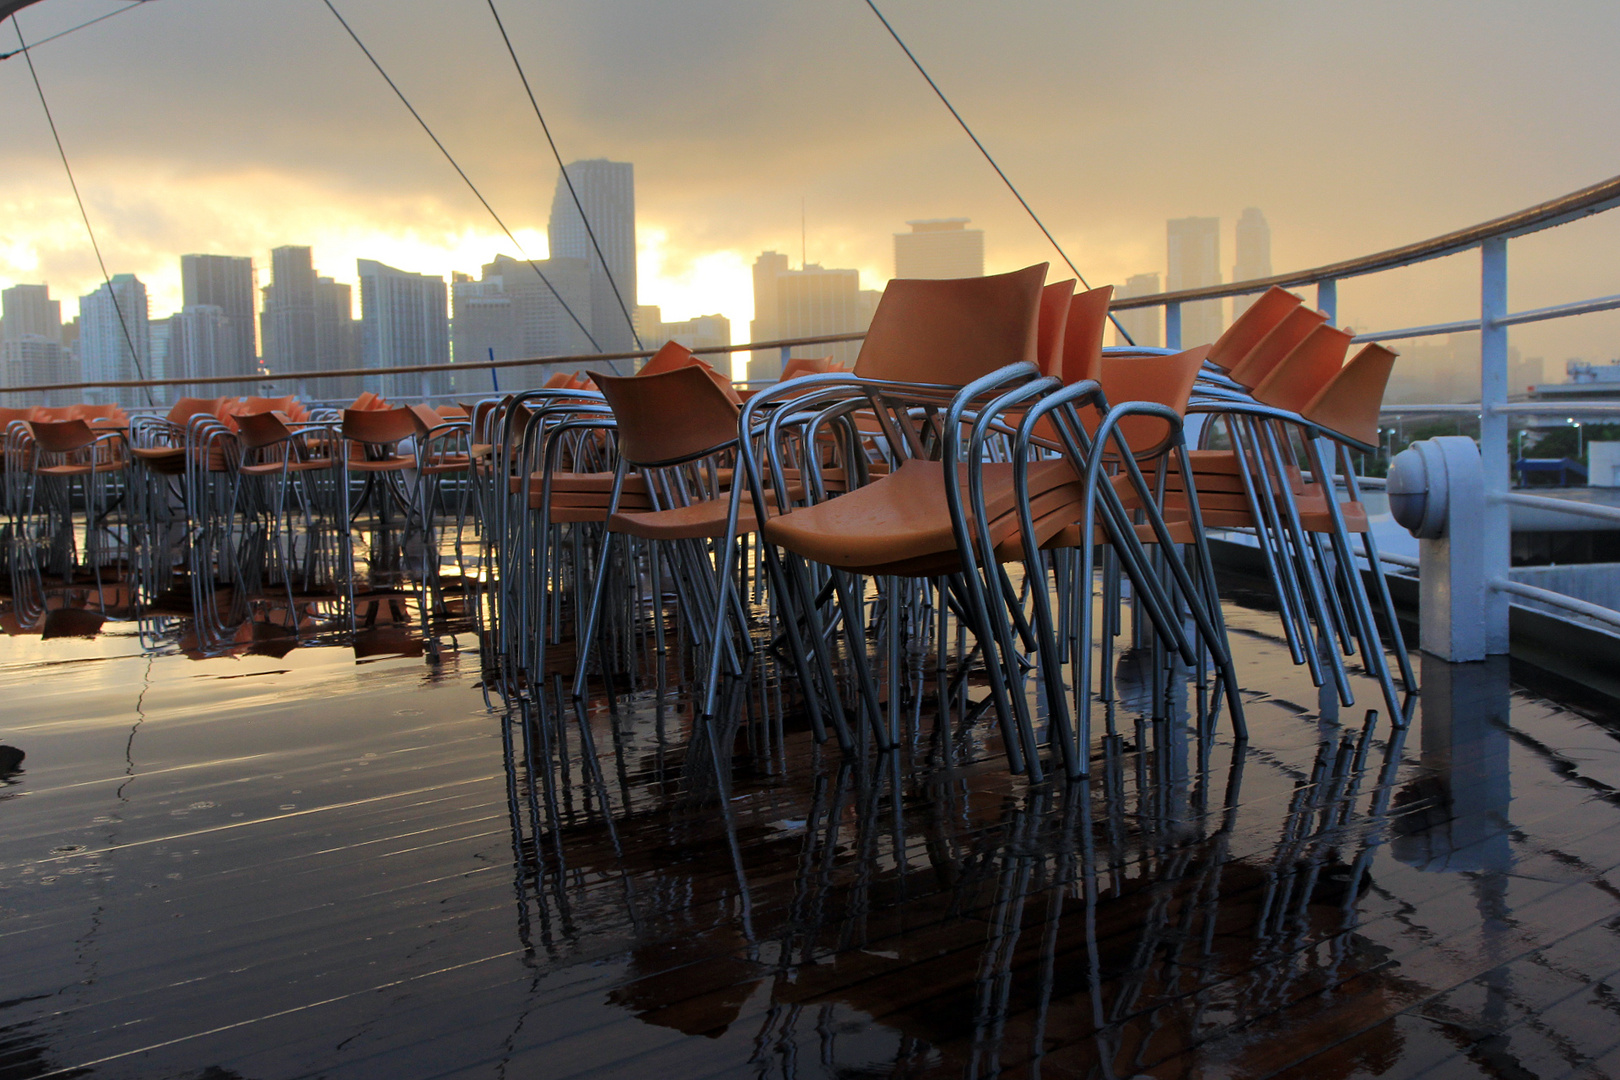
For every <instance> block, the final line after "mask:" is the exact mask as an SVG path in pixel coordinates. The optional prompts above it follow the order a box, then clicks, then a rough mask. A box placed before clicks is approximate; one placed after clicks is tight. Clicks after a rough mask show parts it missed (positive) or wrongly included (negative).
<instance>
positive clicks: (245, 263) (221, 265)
mask: <svg viewBox="0 0 1620 1080" xmlns="http://www.w3.org/2000/svg"><path fill="white" fill-rule="evenodd" d="M180 293H181V310H182V312H183V311H184V310H185V309H186V308H190V307H198V306H201V305H206V306H209V307H217V308H219V310H220V313H221V314H222V315H224V316H225V317H226V318H227V319H229V320H230V321H231V325H230V332H229V333H227V334H226V335H225V336H224V337H223V338H222V339H221V340H220V342H219V344H218V346H217V350H218V351H217V354H216V356H215V357H214V358H213V366H214V367H216V368H217V369H218V371H217V373H218V374H220V375H248V374H251V373H252V372H253V369H254V367H255V366H256V364H257V362H258V359H259V349H258V344H257V341H256V337H255V335H254V332H253V321H254V320H253V259H252V258H250V257H249V256H246V255H182V256H180ZM221 392H222V393H223V391H221ZM208 396H210V397H211V396H214V395H208Z"/></svg>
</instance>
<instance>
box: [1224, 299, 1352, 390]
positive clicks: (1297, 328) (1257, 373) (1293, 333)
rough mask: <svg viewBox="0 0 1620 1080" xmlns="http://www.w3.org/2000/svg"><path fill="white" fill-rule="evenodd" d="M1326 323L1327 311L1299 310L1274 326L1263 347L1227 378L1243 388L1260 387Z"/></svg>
mask: <svg viewBox="0 0 1620 1080" xmlns="http://www.w3.org/2000/svg"><path fill="white" fill-rule="evenodd" d="M1326 323H1327V314H1326V313H1325V312H1321V311H1317V310H1316V309H1315V308H1309V307H1305V306H1304V305H1300V306H1299V307H1296V308H1295V309H1294V310H1293V311H1290V312H1289V313H1288V314H1287V315H1284V316H1283V318H1282V321H1281V322H1279V323H1278V324H1277V325H1276V326H1274V327H1272V328H1271V331H1270V332H1269V333H1268V334H1266V336H1265V337H1263V338H1261V339H1260V342H1259V344H1257V345H1255V347H1254V348H1252V349H1250V350H1249V351H1248V354H1247V355H1245V356H1244V357H1243V359H1242V360H1239V361H1238V362H1237V364H1236V365H1235V366H1234V367H1233V368H1232V370H1231V371H1228V372H1227V373H1226V374H1227V377H1228V378H1230V379H1231V380H1232V381H1233V382H1235V383H1237V384H1238V385H1239V386H1247V387H1250V388H1252V387H1255V386H1259V385H1260V383H1262V382H1263V381H1265V377H1266V376H1267V375H1269V374H1271V369H1272V368H1274V367H1276V366H1277V365H1278V364H1280V363H1281V362H1282V359H1283V357H1285V356H1287V355H1288V354H1289V353H1291V352H1293V351H1294V349H1295V348H1296V347H1298V345H1299V343H1300V342H1302V341H1304V340H1305V338H1306V337H1308V336H1309V335H1310V333H1311V331H1313V330H1315V329H1316V328H1317V327H1319V326H1323V325H1326Z"/></svg>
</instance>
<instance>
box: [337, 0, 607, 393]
mask: <svg viewBox="0 0 1620 1080" xmlns="http://www.w3.org/2000/svg"><path fill="white" fill-rule="evenodd" d="M321 2H322V3H324V4H325V5H326V9H327V10H328V11H330V12H331V13H332V16H333V18H335V19H337V21H338V23H339V25H341V26H342V27H343V29H344V30H346V31H347V32H348V34H349V37H350V38H352V39H353V40H354V43H355V44H356V45H358V46H359V47H360V51H361V52H362V53H364V54H365V56H366V59H367V60H370V61H371V66H372V67H374V68H376V69H377V74H379V75H381V76H382V77H383V81H384V82H386V83H387V84H388V88H389V89H390V90H392V91H393V92H394V96H395V97H397V98H399V100H400V104H402V105H404V106H405V108H406V109H408V110H409V111H410V114H411V115H412V116H413V117H415V118H416V122H417V123H418V124H420V125H421V127H422V130H423V131H425V132H427V137H428V138H430V139H432V140H433V145H434V146H437V147H438V148H439V153H441V154H443V155H444V159H445V160H446V161H448V162H449V163H450V167H451V168H453V169H455V170H456V175H458V176H460V177H461V179H462V181H463V182H464V183H466V185H467V187H468V189H469V190H471V191H472V193H473V195H474V196H476V197H477V199H478V201H479V202H480V203H482V204H483V206H484V209H485V210H488V211H489V216H490V217H492V218H494V219H495V224H497V225H499V226H500V227H501V231H502V232H503V233H505V234H506V238H507V239H508V240H510V241H512V243H513V244H515V245H516V246H517V249H518V252H519V253H520V254H521V255H522V256H523V258H524V260H525V261H527V262H528V264H529V268H530V269H531V270H533V271H534V272H535V275H536V276H537V277H538V278H539V279H540V280H541V282H542V283H544V285H545V287H546V288H547V289H549V290H551V295H552V296H553V297H555V298H556V300H557V303H559V304H561V305H562V309H563V310H564V311H566V312H567V313H568V317H569V318H570V319H572V320H574V325H575V326H577V327H579V331H580V333H582V334H584V335H585V340H586V341H589V342H590V343H591V348H593V349H595V350H596V351H597V352H603V351H604V350H603V348H602V346H600V345H598V344H597V343H596V339H595V338H594V337H592V336H591V332H590V330H589V329H588V328H587V327H586V326H585V324H584V323H582V322H580V321H579V316H578V315H576V314H574V309H573V308H571V307H569V306H568V301H566V300H564V299H563V298H562V294H561V293H559V292H558V291H557V287H556V286H555V285H553V284H552V283H551V281H550V279H549V278H547V277H546V275H545V274H544V273H543V272H542V271H541V269H540V267H539V266H538V265H536V263H535V261H534V260H533V259H532V258H530V257H529V253H528V252H527V251H525V250H524V248H523V245H522V244H521V243H519V241H518V238H517V237H516V236H513V235H512V230H511V229H509V228H507V227H506V222H504V221H502V220H501V215H499V214H497V213H496V212H495V208H494V207H493V206H491V205H489V200H488V199H486V198H484V193H483V192H481V191H479V190H478V185H477V184H475V183H473V182H472V177H470V176H468V175H467V172H466V170H465V169H463V168H462V167H461V165H460V164H459V163H457V161H456V159H455V157H454V156H453V155H452V154H451V153H450V151H449V150H447V149H446V148H445V145H444V143H442V142H440V141H439V137H438V136H437V135H435V134H434V133H433V129H432V128H430V127H428V123H427V121H426V120H424V119H422V114H421V113H419V112H417V111H416V106H414V105H412V104H411V102H410V99H409V98H407V97H406V96H405V93H404V91H402V90H401V89H400V88H399V86H398V84H396V83H395V82H394V80H393V79H392V78H390V77H389V75H388V72H387V71H384V70H383V66H382V65H381V64H380V63H378V62H377V58H376V57H375V56H373V55H371V50H370V49H368V48H366V43H365V42H363V41H361V40H360V35H359V34H356V33H355V32H354V28H353V27H352V26H350V25H349V23H348V20H347V19H345V18H344V17H343V16H342V15H341V14H339V13H338V9H337V8H336V7H334V6H332V0H321ZM609 363H610V366H612V367H613V369H614V370H615V371H617V370H618V365H617V364H614V363H612V362H611V361H610V362H609Z"/></svg>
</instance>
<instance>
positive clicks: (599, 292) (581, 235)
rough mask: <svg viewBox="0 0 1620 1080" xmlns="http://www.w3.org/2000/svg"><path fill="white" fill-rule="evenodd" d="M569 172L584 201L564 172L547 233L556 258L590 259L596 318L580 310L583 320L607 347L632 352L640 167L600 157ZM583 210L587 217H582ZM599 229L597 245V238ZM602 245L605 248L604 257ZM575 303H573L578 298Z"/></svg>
mask: <svg viewBox="0 0 1620 1080" xmlns="http://www.w3.org/2000/svg"><path fill="white" fill-rule="evenodd" d="M567 171H568V179H569V180H572V181H573V184H574V194H577V195H578V196H579V205H577V206H576V205H575V204H574V194H570V193H569V190H568V184H567V182H566V181H564V179H563V178H562V177H560V176H559V177H558V178H557V190H556V193H555V194H554V195H553V196H552V199H551V223H550V225H549V227H548V230H547V234H546V235H547V237H548V239H549V240H550V242H551V258H552V260H553V261H555V260H557V259H583V260H584V261H585V262H586V264H587V265H588V267H589V280H590V298H591V304H590V317H589V318H586V317H585V315H584V314H580V321H581V322H583V323H584V324H585V325H586V326H588V327H590V330H591V337H593V338H595V339H596V344H597V345H598V346H599V347H600V349H601V351H602V352H629V351H631V350H632V349H633V348H634V347H635V337H634V335H633V334H632V332H631V327H630V319H629V317H628V313H629V312H633V311H634V310H635V308H636V178H635V166H633V165H632V164H630V163H629V162H628V161H606V160H603V159H600V158H598V159H595V160H591V161H576V162H574V163H573V164H571V165H569V166H568V170H567ZM581 209H583V210H584V211H585V215H584V217H581V216H580V210H581ZM587 221H588V222H589V223H590V230H589V232H587V231H586V222H587ZM593 234H594V236H595V237H596V243H595V244H592V243H591V236H592V235H593ZM597 248H600V249H601V255H600V256H598V254H597ZM610 275H611V277H610ZM547 276H548V277H549V276H550V275H549V274H548V275H547ZM615 286H616V287H617V295H615ZM569 306H570V307H572V306H573V303H572V301H570V302H569ZM581 351H588V350H581Z"/></svg>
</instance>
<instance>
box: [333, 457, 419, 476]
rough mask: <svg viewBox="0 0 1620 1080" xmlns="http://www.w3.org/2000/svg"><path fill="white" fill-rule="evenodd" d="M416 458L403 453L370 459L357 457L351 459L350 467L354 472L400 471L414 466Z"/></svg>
mask: <svg viewBox="0 0 1620 1080" xmlns="http://www.w3.org/2000/svg"><path fill="white" fill-rule="evenodd" d="M415 465H416V459H415V458H408V457H405V456H403V455H401V454H390V455H389V456H388V457H385V458H379V459H378V460H376V461H369V460H363V459H357V458H351V459H350V460H349V469H350V471H352V472H368V473H376V472H400V471H402V470H404V469H410V468H414V467H415Z"/></svg>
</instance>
